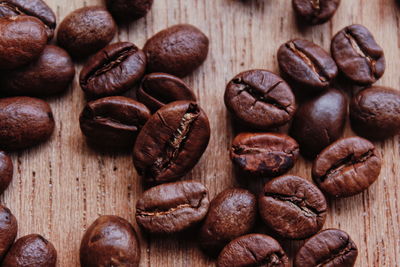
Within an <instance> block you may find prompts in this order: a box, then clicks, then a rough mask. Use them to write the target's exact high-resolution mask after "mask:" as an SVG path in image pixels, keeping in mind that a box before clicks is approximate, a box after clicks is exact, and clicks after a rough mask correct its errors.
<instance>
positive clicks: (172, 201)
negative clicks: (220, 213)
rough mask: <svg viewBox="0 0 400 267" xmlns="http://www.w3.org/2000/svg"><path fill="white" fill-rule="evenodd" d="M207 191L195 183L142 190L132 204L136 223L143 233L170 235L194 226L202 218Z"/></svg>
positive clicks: (207, 202)
mask: <svg viewBox="0 0 400 267" xmlns="http://www.w3.org/2000/svg"><path fill="white" fill-rule="evenodd" d="M209 204H210V203H209V200H208V190H207V188H206V187H205V186H204V185H203V184H201V183H198V182H192V181H182V182H175V183H168V184H162V185H158V186H155V187H152V188H150V189H149V190H147V191H145V192H144V193H143V195H142V197H141V198H140V199H139V200H138V202H137V203H136V221H137V223H138V224H139V225H140V226H141V227H142V228H143V229H145V230H146V231H147V232H150V233H153V234H173V233H177V232H181V231H183V230H186V229H188V228H191V227H192V226H194V225H196V224H198V223H199V222H200V221H201V220H203V218H204V217H205V216H206V214H207V211H208V207H209Z"/></svg>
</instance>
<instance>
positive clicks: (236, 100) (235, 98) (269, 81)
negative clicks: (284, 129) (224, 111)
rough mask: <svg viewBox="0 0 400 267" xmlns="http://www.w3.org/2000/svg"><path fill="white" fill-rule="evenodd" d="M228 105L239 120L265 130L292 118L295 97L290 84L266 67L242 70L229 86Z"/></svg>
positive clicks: (227, 93) (226, 103) (227, 90)
mask: <svg viewBox="0 0 400 267" xmlns="http://www.w3.org/2000/svg"><path fill="white" fill-rule="evenodd" d="M225 105H226V107H227V108H228V110H229V111H230V112H231V113H232V114H233V115H234V116H235V118H236V119H238V120H239V121H240V122H242V123H244V124H246V125H247V126H250V127H252V128H256V129H260V130H266V129H270V128H274V127H279V126H282V125H284V124H286V123H287V122H289V121H290V119H291V118H292V116H293V114H294V112H295V110H296V103H295V98H294V95H293V93H292V90H291V89H290V87H289V85H288V84H287V83H286V82H285V81H284V80H282V78H281V77H279V76H278V75H276V74H274V73H272V72H269V71H267V70H249V71H245V72H242V73H239V74H238V75H237V76H236V77H234V78H233V79H232V80H231V81H230V82H229V83H228V85H227V86H226V90H225Z"/></svg>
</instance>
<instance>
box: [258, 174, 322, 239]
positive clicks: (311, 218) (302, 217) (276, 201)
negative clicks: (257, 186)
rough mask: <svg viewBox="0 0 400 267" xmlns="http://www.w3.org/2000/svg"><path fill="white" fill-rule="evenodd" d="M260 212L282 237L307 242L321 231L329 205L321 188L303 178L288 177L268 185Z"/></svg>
mask: <svg viewBox="0 0 400 267" xmlns="http://www.w3.org/2000/svg"><path fill="white" fill-rule="evenodd" d="M259 210H260V215H261V218H262V219H263V221H264V222H265V223H266V225H267V226H269V227H270V228H271V229H272V230H274V231H275V232H276V233H277V234H279V235H280V236H282V237H285V238H290V239H304V238H307V237H309V236H311V235H313V234H315V233H317V232H318V231H319V230H321V228H322V226H323V225H324V223H325V218H326V211H327V204H326V200H325V197H324V195H323V194H322V192H321V191H320V190H319V189H318V187H316V186H315V185H313V184H312V183H310V182H308V181H307V180H305V179H303V178H300V177H297V176H292V175H286V176H281V177H278V178H275V179H273V180H271V181H269V182H268V183H266V184H265V186H264V191H263V195H262V196H261V197H260V199H259Z"/></svg>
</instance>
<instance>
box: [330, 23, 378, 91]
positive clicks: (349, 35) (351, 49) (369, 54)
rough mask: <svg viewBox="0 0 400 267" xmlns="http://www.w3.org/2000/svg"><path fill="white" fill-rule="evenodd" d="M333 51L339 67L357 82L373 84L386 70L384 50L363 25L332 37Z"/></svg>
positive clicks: (347, 28) (344, 30) (353, 26)
mask: <svg viewBox="0 0 400 267" xmlns="http://www.w3.org/2000/svg"><path fill="white" fill-rule="evenodd" d="M331 52H332V56H333V58H334V59H335V61H336V64H337V65H338V67H339V69H340V70H341V71H342V72H343V73H344V75H345V76H346V77H347V78H349V79H350V80H351V81H353V82H354V83H356V84H360V85H368V84H372V83H374V82H376V81H377V80H378V79H379V78H380V77H382V75H383V73H384V72H385V56H384V53H383V50H382V48H381V47H380V46H379V45H378V44H377V43H376V41H375V39H374V37H373V36H372V34H371V32H370V31H369V30H368V29H367V28H365V27H364V26H362V25H358V24H355V25H351V26H348V27H346V28H344V29H343V30H341V31H340V32H338V33H337V34H336V35H335V36H334V37H333V39H332V43H331Z"/></svg>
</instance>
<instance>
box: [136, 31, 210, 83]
mask: <svg viewBox="0 0 400 267" xmlns="http://www.w3.org/2000/svg"><path fill="white" fill-rule="evenodd" d="M208 43H209V42H208V38H207V36H205V35H204V33H202V32H201V31H200V30H199V29H197V28H196V27H194V26H192V25H188V24H179V25H175V26H172V27H170V28H167V29H165V30H163V31H160V32H159V33H157V34H156V35H154V36H153V37H151V38H150V39H149V40H148V41H147V42H146V44H145V45H144V47H143V51H144V52H145V54H146V56H147V62H148V64H147V71H148V72H165V73H169V74H172V75H175V76H178V77H184V76H187V75H188V74H190V73H192V72H193V71H194V70H195V69H197V68H198V67H199V66H200V65H201V64H202V63H203V62H204V61H205V60H206V58H207V54H208Z"/></svg>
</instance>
